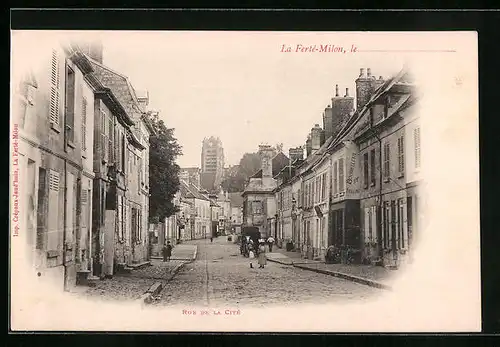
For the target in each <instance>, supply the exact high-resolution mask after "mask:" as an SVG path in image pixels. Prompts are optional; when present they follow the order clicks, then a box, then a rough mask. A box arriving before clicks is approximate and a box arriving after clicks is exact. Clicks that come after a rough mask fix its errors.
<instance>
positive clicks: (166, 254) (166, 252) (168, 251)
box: [162, 241, 174, 261]
mask: <svg viewBox="0 0 500 347" xmlns="http://www.w3.org/2000/svg"><path fill="white" fill-rule="evenodd" d="M173 248H174V246H172V245H171V244H170V241H167V244H166V245H163V250H162V251H163V261H170V257H171V256H172V249H173Z"/></svg>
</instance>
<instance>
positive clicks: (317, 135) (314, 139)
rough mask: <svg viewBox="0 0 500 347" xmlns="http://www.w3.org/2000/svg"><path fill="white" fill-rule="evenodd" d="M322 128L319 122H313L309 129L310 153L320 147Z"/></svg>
mask: <svg viewBox="0 0 500 347" xmlns="http://www.w3.org/2000/svg"><path fill="white" fill-rule="evenodd" d="M322 130H323V129H322V128H321V127H320V126H319V124H315V125H314V127H313V128H312V129H311V149H312V153H314V152H316V151H317V150H318V149H319V148H320V147H321V132H322Z"/></svg>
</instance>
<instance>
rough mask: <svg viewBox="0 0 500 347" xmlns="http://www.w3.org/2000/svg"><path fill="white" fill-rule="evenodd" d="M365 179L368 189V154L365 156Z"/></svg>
mask: <svg viewBox="0 0 500 347" xmlns="http://www.w3.org/2000/svg"><path fill="white" fill-rule="evenodd" d="M363 177H364V181H365V182H364V184H365V188H368V152H367V153H365V154H363Z"/></svg>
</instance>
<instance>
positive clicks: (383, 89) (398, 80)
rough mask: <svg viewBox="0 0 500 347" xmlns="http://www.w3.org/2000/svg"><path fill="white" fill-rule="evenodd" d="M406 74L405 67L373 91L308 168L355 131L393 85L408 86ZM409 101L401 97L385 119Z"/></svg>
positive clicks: (409, 99) (408, 98) (406, 96)
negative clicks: (370, 109)
mask: <svg viewBox="0 0 500 347" xmlns="http://www.w3.org/2000/svg"><path fill="white" fill-rule="evenodd" d="M408 73H409V72H408V69H407V67H406V66H405V67H403V68H402V69H401V70H400V71H399V72H398V73H397V74H396V75H394V76H393V77H391V78H389V79H388V80H387V81H385V82H384V83H383V84H381V85H380V86H379V87H378V88H377V89H375V91H374V92H373V94H372V96H371V97H370V99H369V100H368V102H367V103H366V104H365V105H364V106H363V108H362V109H361V110H360V111H358V110H356V112H355V113H354V114H353V115H352V116H351V117H350V118H349V119H348V121H347V123H346V125H345V126H344V128H343V129H342V130H341V131H340V133H339V134H338V135H337V136H336V137H335V139H332V141H331V143H330V144H329V146H328V148H327V149H326V151H325V152H324V153H322V155H321V156H318V157H319V159H318V160H316V161H315V162H314V163H313V164H312V165H310V168H312V167H314V166H315V165H317V164H318V163H319V161H322V160H323V159H324V157H325V154H327V153H328V152H329V151H330V150H331V149H333V148H334V147H335V146H337V145H339V144H340V143H341V142H342V141H343V140H344V139H345V137H346V135H348V134H349V133H350V132H351V131H353V130H356V126H357V125H359V122H360V120H361V119H363V117H364V116H365V115H366V113H367V111H368V109H369V108H370V107H371V106H372V105H373V103H374V102H375V101H377V99H379V98H380V97H381V96H382V95H384V94H385V93H387V92H388V91H389V90H390V89H391V88H392V87H393V86H395V85H403V86H405V87H408V86H410V84H411V83H410V82H409V81H408V80H405V79H404V77H405V76H407V75H408ZM411 100H413V98H411V96H410V95H405V96H403V97H402V98H401V99H400V100H399V101H398V102H397V103H396V104H395V105H393V106H392V108H391V112H390V114H389V115H388V117H387V118H390V116H392V115H393V114H395V113H397V112H398V111H399V110H400V109H401V108H402V107H404V106H405V105H407V104H408V102H410V101H411Z"/></svg>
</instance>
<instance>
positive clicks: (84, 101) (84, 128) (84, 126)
mask: <svg viewBox="0 0 500 347" xmlns="http://www.w3.org/2000/svg"><path fill="white" fill-rule="evenodd" d="M86 151H87V98H86V97H83V98H82V152H83V154H84V155H85V152H86Z"/></svg>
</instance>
